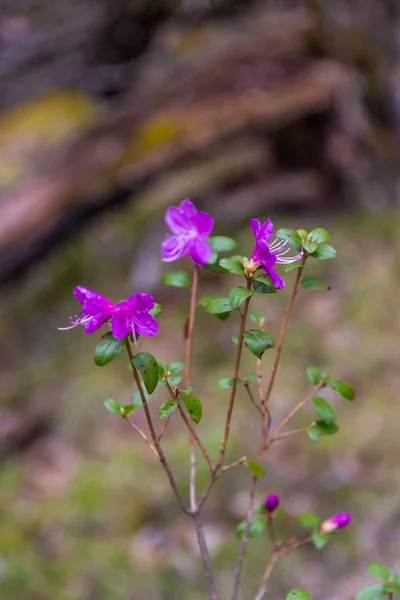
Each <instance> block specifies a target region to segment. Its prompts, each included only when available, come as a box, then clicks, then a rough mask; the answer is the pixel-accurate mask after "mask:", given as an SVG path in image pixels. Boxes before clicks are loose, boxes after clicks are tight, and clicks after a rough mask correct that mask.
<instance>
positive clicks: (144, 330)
mask: <svg viewBox="0 0 400 600" xmlns="http://www.w3.org/2000/svg"><path fill="white" fill-rule="evenodd" d="M132 321H133V326H134V328H135V332H136V333H139V334H140V335H148V336H152V335H157V333H158V331H159V328H158V323H157V321H156V320H155V318H154V317H152V316H151V315H149V314H143V313H134V314H133V315H132Z"/></svg>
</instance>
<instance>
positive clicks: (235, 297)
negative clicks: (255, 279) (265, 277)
mask: <svg viewBox="0 0 400 600" xmlns="http://www.w3.org/2000/svg"><path fill="white" fill-rule="evenodd" d="M252 294H253V292H252V291H251V290H246V288H244V287H242V286H241V285H238V286H237V287H234V288H232V289H231V291H230V292H229V300H230V303H231V307H232V308H233V309H236V308H239V306H240V305H241V304H242V302H244V301H245V300H246V298H249V297H250V296H251V295H252Z"/></svg>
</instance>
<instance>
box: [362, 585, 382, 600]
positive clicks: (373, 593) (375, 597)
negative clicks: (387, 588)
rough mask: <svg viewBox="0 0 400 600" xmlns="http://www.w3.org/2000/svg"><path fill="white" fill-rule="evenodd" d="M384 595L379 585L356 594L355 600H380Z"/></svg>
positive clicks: (368, 587)
mask: <svg viewBox="0 0 400 600" xmlns="http://www.w3.org/2000/svg"><path fill="white" fill-rule="evenodd" d="M385 595H386V594H385V592H384V591H383V587H382V586H381V585H369V586H367V587H366V588H364V589H363V590H361V592H358V594H357V596H356V600H381V599H382V598H384V597H385Z"/></svg>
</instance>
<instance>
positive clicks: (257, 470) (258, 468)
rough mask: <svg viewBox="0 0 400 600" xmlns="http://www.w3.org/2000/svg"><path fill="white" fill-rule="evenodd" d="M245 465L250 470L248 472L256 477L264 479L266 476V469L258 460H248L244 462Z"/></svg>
mask: <svg viewBox="0 0 400 600" xmlns="http://www.w3.org/2000/svg"><path fill="white" fill-rule="evenodd" d="M243 464H244V465H245V466H246V467H247V468H248V470H249V471H250V473H252V474H253V475H255V476H256V477H264V475H265V469H264V467H263V466H262V465H260V463H258V462H257V461H256V460H250V459H249V458H248V459H247V460H245V461H244V463H243Z"/></svg>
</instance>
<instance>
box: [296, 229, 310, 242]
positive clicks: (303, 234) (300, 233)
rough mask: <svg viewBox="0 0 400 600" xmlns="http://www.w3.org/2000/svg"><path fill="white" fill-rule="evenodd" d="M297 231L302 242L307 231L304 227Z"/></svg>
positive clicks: (306, 235) (305, 237)
mask: <svg viewBox="0 0 400 600" xmlns="http://www.w3.org/2000/svg"><path fill="white" fill-rule="evenodd" d="M297 233H298V234H299V236H300V238H301V241H302V242H304V240H306V239H307V238H308V231H306V230H305V229H298V230H297Z"/></svg>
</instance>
